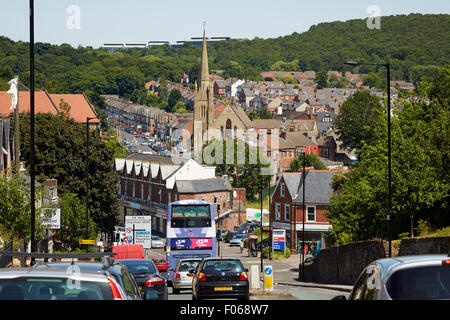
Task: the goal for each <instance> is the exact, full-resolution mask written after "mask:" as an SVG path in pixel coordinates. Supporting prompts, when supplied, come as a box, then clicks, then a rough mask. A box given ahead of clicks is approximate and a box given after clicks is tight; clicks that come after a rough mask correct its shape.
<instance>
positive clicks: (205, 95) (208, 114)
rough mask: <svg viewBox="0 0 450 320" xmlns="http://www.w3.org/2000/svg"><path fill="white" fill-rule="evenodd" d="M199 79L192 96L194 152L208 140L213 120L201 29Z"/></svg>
mask: <svg viewBox="0 0 450 320" xmlns="http://www.w3.org/2000/svg"><path fill="white" fill-rule="evenodd" d="M199 80H200V83H199V84H197V82H196V83H195V97H194V139H193V147H194V154H197V153H198V152H201V150H202V148H203V144H204V143H206V142H207V141H208V140H209V138H210V137H208V129H211V127H212V124H213V121H214V96H213V85H212V83H211V81H210V79H209V67H208V51H207V48H206V36H205V30H203V50H202V60H201V70H200V79H199ZM205 132H206V133H205Z"/></svg>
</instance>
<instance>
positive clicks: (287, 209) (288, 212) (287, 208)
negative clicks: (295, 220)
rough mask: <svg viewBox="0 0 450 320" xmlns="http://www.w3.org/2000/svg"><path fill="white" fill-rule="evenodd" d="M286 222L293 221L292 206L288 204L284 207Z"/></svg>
mask: <svg viewBox="0 0 450 320" xmlns="http://www.w3.org/2000/svg"><path fill="white" fill-rule="evenodd" d="M284 220H287V221H290V220H291V206H290V205H288V204H285V205H284Z"/></svg>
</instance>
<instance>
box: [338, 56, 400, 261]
mask: <svg viewBox="0 0 450 320" xmlns="http://www.w3.org/2000/svg"><path fill="white" fill-rule="evenodd" d="M344 64H346V65H349V66H358V65H369V66H383V67H386V71H387V72H386V82H387V113H388V120H387V125H388V214H387V224H388V241H389V257H391V256H392V247H391V243H392V234H391V211H392V190H391V81H390V78H391V66H390V64H389V62H388V63H360V62H356V61H346V62H344Z"/></svg>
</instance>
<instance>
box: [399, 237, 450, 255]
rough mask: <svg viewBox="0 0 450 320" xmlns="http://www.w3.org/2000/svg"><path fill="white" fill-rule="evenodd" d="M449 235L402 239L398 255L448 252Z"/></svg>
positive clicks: (449, 245) (449, 248)
mask: <svg viewBox="0 0 450 320" xmlns="http://www.w3.org/2000/svg"><path fill="white" fill-rule="evenodd" d="M449 253H450V237H432V238H413V239H402V241H401V243H400V251H399V253H398V255H399V256H406V255H414V254H449Z"/></svg>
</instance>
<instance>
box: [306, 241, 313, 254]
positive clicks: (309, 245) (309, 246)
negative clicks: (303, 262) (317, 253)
mask: <svg viewBox="0 0 450 320" xmlns="http://www.w3.org/2000/svg"><path fill="white" fill-rule="evenodd" d="M307 246H308V251H306V254H308V253H312V249H311V243H310V242H308V244H307Z"/></svg>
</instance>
